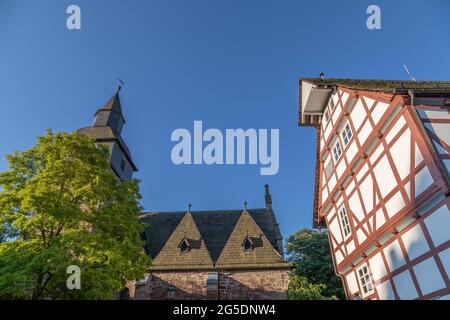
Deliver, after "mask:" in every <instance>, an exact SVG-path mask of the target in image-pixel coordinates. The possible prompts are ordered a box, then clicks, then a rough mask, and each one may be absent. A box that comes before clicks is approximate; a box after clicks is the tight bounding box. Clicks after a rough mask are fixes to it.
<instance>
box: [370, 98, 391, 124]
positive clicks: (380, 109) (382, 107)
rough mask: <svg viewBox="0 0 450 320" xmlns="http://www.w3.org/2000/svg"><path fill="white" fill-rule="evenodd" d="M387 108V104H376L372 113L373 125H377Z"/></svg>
mask: <svg viewBox="0 0 450 320" xmlns="http://www.w3.org/2000/svg"><path fill="white" fill-rule="evenodd" d="M388 107H389V105H388V104H387V103H384V102H378V104H377V105H376V106H375V109H373V111H372V119H373V121H374V123H375V124H378V122H379V121H380V119H381V117H382V116H383V115H384V113H385V112H386V110H387V108H388Z"/></svg>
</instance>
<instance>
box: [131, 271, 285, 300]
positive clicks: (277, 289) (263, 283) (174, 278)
mask: <svg viewBox="0 0 450 320" xmlns="http://www.w3.org/2000/svg"><path fill="white" fill-rule="evenodd" d="M208 273H209V272H208V271H198V272H195V271H177V272H154V273H152V274H151V275H150V277H149V279H148V281H147V282H146V283H145V284H141V285H139V284H136V287H135V288H130V293H132V294H131V297H132V298H134V299H137V300H148V299H159V300H165V299H175V300H190V299H195V300H201V299H212V300H215V299H218V298H219V297H220V299H221V300H229V299H233V300H235V299H236V300H239V299H241V300H259V299H269V300H282V299H286V290H287V287H288V283H289V270H286V269H268V270H232V271H224V272H220V273H219V283H218V286H217V288H216V289H214V290H208V291H207V290H206V280H207V278H208Z"/></svg>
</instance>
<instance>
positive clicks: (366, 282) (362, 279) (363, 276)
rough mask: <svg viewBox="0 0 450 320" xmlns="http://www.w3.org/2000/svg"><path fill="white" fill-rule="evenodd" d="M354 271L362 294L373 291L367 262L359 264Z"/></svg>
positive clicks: (365, 294)
mask: <svg viewBox="0 0 450 320" xmlns="http://www.w3.org/2000/svg"><path fill="white" fill-rule="evenodd" d="M356 272H357V274H358V279H359V285H360V286H361V290H362V294H363V296H367V295H369V294H371V293H372V292H373V284H372V278H371V277H370V273H369V267H368V266H367V264H364V265H363V266H361V267H360V268H359V269H358V270H357V271H356Z"/></svg>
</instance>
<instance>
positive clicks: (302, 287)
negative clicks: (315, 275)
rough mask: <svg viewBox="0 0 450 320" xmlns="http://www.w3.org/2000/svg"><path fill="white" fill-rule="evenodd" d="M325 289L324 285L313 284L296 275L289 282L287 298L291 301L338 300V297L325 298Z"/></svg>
mask: <svg viewBox="0 0 450 320" xmlns="http://www.w3.org/2000/svg"><path fill="white" fill-rule="evenodd" d="M324 289H325V285H323V284H313V283H311V282H309V281H308V279H307V278H305V277H300V276H296V275H294V276H293V277H292V278H291V280H290V281H289V287H288V291H287V296H288V299H289V300H337V298H336V296H331V297H326V296H324V295H323V291H324Z"/></svg>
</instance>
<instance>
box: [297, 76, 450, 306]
mask: <svg viewBox="0 0 450 320" xmlns="http://www.w3.org/2000/svg"><path fill="white" fill-rule="evenodd" d="M449 111H450V82H438V81H381V80H353V79H326V78H301V79H300V81H299V125H300V126H312V127H314V128H315V129H316V137H317V139H316V159H317V163H316V175H315V197H314V213H313V225H314V226H315V227H322V226H326V227H327V228H328V234H329V242H330V248H331V251H332V255H333V260H334V265H335V271H336V273H337V274H338V275H339V276H341V277H342V279H343V283H344V287H345V291H346V295H347V297H348V298H349V299H449V298H450V280H449V277H450V211H449V207H450V200H449V193H450V192H449V181H450V174H449V170H450V156H449V152H450V112H449Z"/></svg>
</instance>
